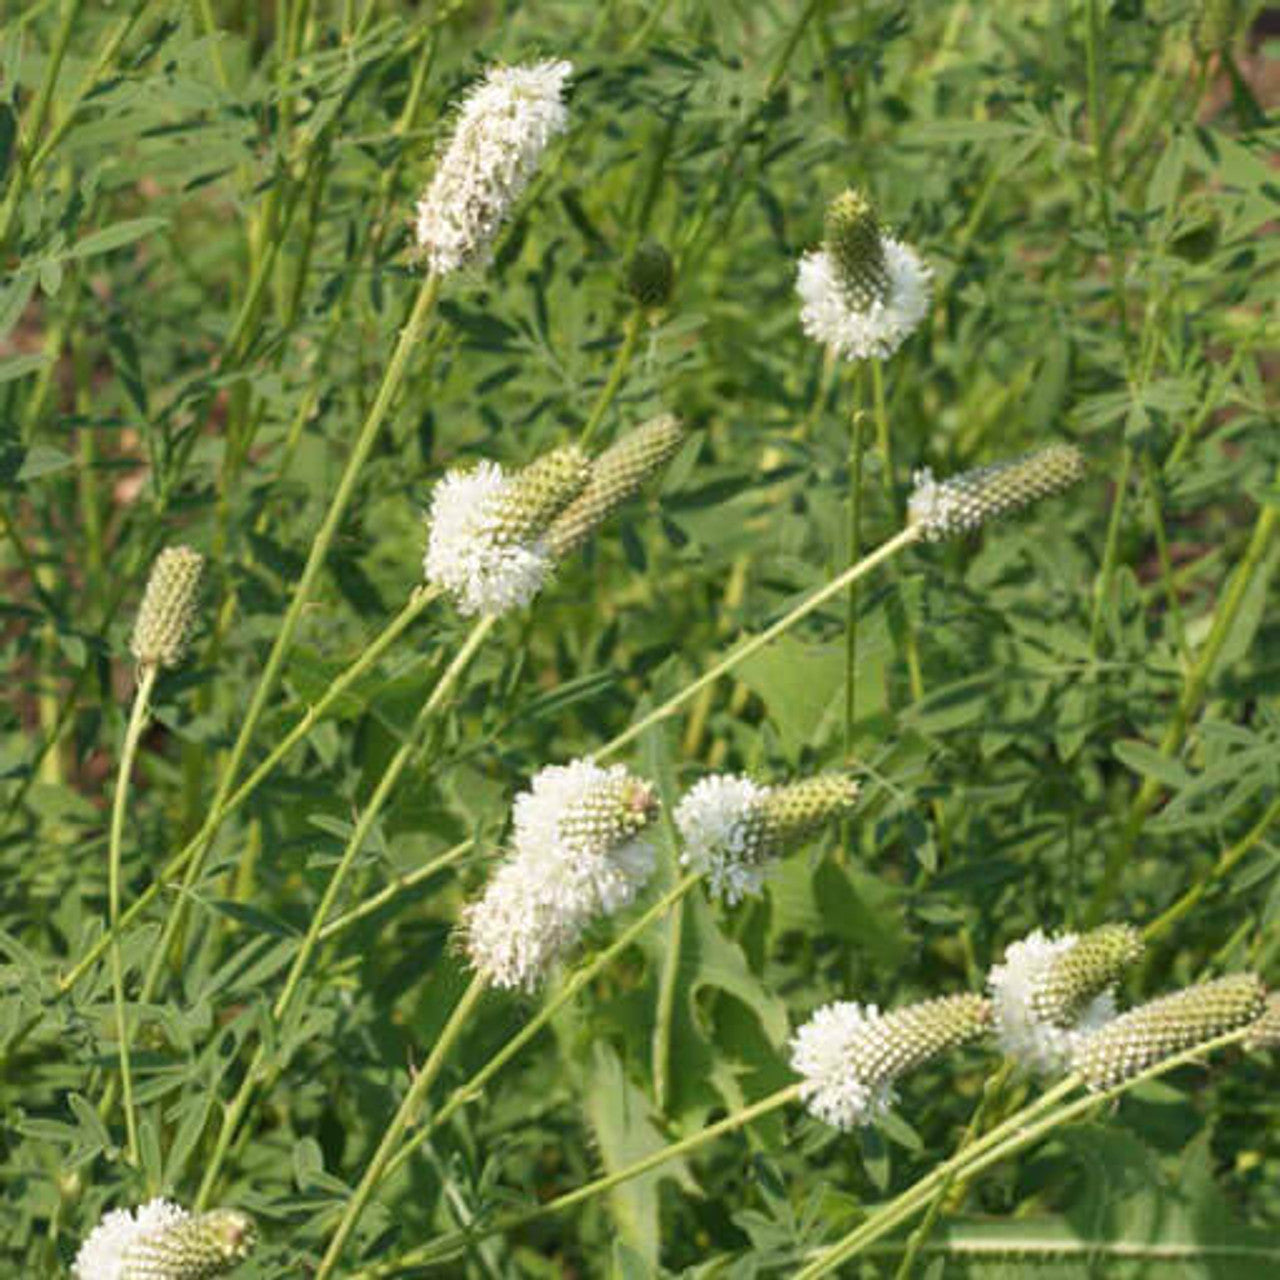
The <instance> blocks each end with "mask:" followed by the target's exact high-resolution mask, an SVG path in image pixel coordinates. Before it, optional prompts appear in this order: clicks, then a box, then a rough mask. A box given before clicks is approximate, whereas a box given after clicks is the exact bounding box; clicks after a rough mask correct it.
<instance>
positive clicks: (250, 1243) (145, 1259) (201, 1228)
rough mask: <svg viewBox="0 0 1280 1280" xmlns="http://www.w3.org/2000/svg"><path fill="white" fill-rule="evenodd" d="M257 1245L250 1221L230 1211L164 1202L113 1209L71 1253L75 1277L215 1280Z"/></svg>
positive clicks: (82, 1279)
mask: <svg viewBox="0 0 1280 1280" xmlns="http://www.w3.org/2000/svg"><path fill="white" fill-rule="evenodd" d="M256 1243H257V1232H256V1230H255V1228H254V1225H253V1219H252V1218H250V1217H249V1215H248V1214H246V1213H241V1212H239V1211H238V1210H235V1209H215V1210H213V1211H212V1212H210V1213H200V1214H191V1213H188V1212H187V1211H186V1210H185V1209H183V1208H181V1207H180V1206H178V1205H176V1204H173V1203H172V1202H171V1201H168V1200H150V1201H148V1202H147V1203H146V1204H144V1205H140V1206H139V1207H138V1208H137V1209H135V1210H129V1209H115V1210H113V1211H112V1212H110V1213H108V1214H106V1215H105V1216H104V1217H103V1219H102V1221H101V1222H99V1223H98V1225H97V1226H96V1227H94V1229H93V1231H92V1232H90V1234H89V1236H88V1238H87V1239H86V1240H85V1242H84V1244H83V1245H82V1246H81V1248H80V1252H79V1253H78V1254H77V1255H76V1260H75V1264H74V1266H73V1273H74V1275H75V1277H76V1280H215V1278H216V1277H218V1276H223V1275H227V1274H229V1273H230V1272H231V1271H233V1270H234V1269H235V1268H236V1266H237V1265H238V1264H239V1263H241V1262H243V1261H244V1260H245V1259H246V1258H247V1257H248V1256H249V1254H250V1253H251V1252H252V1250H253V1247H254V1245H255V1244H256Z"/></svg>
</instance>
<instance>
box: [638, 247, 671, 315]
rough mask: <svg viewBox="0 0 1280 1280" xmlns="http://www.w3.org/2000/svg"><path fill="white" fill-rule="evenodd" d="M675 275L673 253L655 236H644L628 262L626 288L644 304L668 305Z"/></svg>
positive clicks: (651, 305)
mask: <svg viewBox="0 0 1280 1280" xmlns="http://www.w3.org/2000/svg"><path fill="white" fill-rule="evenodd" d="M675 278H676V275H675V265H674V264H673V263H672V261H671V255H670V254H669V253H668V252H667V251H666V249H665V248H663V246H662V245H661V244H659V243H658V241H656V240H645V241H644V242H643V243H642V244H641V245H640V246H639V247H638V248H637V249H636V251H635V252H634V253H633V254H632V255H631V258H630V260H629V261H628V262H627V292H628V293H629V294H630V295H631V296H632V297H633V298H634V299H635V300H636V302H637V303H639V305H640V306H642V307H665V306H666V305H667V303H668V302H669V301H670V299H671V289H672V286H673V285H674V284H675Z"/></svg>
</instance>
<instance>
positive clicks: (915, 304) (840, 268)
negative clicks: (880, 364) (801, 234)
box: [796, 191, 930, 360]
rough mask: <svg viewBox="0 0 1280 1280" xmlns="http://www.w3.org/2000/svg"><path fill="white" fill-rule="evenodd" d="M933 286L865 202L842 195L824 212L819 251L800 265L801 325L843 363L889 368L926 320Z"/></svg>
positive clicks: (906, 247) (853, 195)
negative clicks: (869, 363) (883, 362)
mask: <svg viewBox="0 0 1280 1280" xmlns="http://www.w3.org/2000/svg"><path fill="white" fill-rule="evenodd" d="M929 278H930V272H929V268H928V267H927V266H925V264H924V263H923V262H922V261H921V260H920V258H919V256H918V255H917V254H916V252H915V250H914V249H912V248H911V247H910V246H909V245H905V244H903V243H902V242H901V241H899V240H895V239H894V238H893V237H892V236H889V235H885V234H884V232H883V231H882V230H881V228H880V224H879V221H878V219H877V218H876V213H875V209H874V208H873V207H872V205H871V204H870V202H869V201H868V200H867V199H866V197H865V196H862V195H860V194H859V193H858V192H856V191H845V192H844V193H843V194H841V195H839V196H837V197H836V198H835V199H834V200H833V201H832V202H831V204H830V206H829V207H828V209H827V216H826V240H825V242H824V244H823V246H822V248H821V249H817V250H815V251H814V252H812V253H807V254H805V256H804V257H803V258H801V259H800V271H799V276H798V277H797V280H796V291H797V292H798V293H799V294H800V300H801V303H802V306H801V309H800V324H801V326H802V327H803V329H804V331H805V333H806V334H808V336H809V337H811V338H812V339H813V340H814V341H815V342H821V343H822V344H823V345H824V346H827V347H830V348H831V350H832V351H834V352H835V354H836V355H837V356H840V357H841V358H842V359H846V360H870V359H875V360H887V359H888V358H889V357H890V356H891V355H893V353H894V352H895V351H896V350H897V349H898V348H899V347H900V346H901V345H902V343H903V342H904V341H905V339H906V338H907V337H908V336H909V335H910V334H911V333H913V332H914V331H915V329H916V328H917V327H918V326H919V324H920V322H921V321H922V320H923V319H924V317H925V314H926V313H927V312H928V310H929V289H930V285H929Z"/></svg>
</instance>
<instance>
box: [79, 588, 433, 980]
mask: <svg viewBox="0 0 1280 1280" xmlns="http://www.w3.org/2000/svg"><path fill="white" fill-rule="evenodd" d="M438 595H439V592H438V591H437V590H436V589H435V588H432V587H419V588H418V590H417V591H415V592H414V593H413V595H412V596H411V597H410V599H409V603H408V604H407V605H405V607H404V608H403V609H402V610H401V611H400V613H399V614H398V615H397V616H396V617H395V618H393V619H392V621H391V622H390V623H388V624H387V626H386V628H385V629H384V630H383V631H382V632H381V633H380V634H379V635H378V636H377V637H375V639H374V640H373V641H372V643H370V644H369V646H368V647H367V648H365V649H364V650H363V651H362V652H361V654H360V656H359V657H358V658H357V659H356V660H355V661H354V662H353V663H352V664H351V665H350V666H349V667H348V668H347V669H346V670H345V671H344V672H342V674H341V675H339V676H337V677H336V678H335V679H334V680H333V681H332V682H331V683H330V685H329V687H328V688H327V689H325V691H324V693H323V694H322V695H321V696H320V698H319V700H318V701H317V702H315V703H314V704H313V705H312V706H311V707H310V708H309V709H308V711H307V713H306V714H305V715H304V716H302V717H301V718H300V719H299V720H298V721H297V722H296V723H295V724H294V726H293V728H292V729H290V730H289V732H288V733H286V734H285V735H284V737H283V738H281V739H280V741H279V742H278V743H277V744H276V745H275V747H273V748H272V750H271V752H270V754H269V755H268V756H267V757H266V758H265V759H264V760H263V761H262V763H261V764H260V765H258V767H257V768H256V769H254V771H253V772H252V773H251V774H250V775H249V776H248V777H247V778H246V779H245V780H244V782H242V783H241V784H240V786H239V787H237V788H236V790H235V791H233V792H232V793H231V794H230V795H229V796H228V797H227V798H226V799H225V800H224V801H223V802H222V803H221V804H220V805H214V806H212V807H211V808H210V810H209V813H208V816H207V817H206V819H205V821H204V824H203V825H202V827H201V828H200V830H199V831H198V832H197V833H196V834H195V836H193V837H192V839H191V840H190V841H188V842H187V844H186V845H185V846H184V847H183V848H182V849H180V850H179V851H178V853H176V854H175V855H174V856H173V857H172V858H170V860H169V861H168V863H167V864H166V865H165V866H164V867H163V869H162V870H161V872H160V874H159V875H158V876H157V877H156V878H155V879H154V880H153V881H152V882H151V883H150V884H149V885H148V886H147V888H146V889H145V890H143V892H142V894H141V895H140V896H139V897H138V899H137V900H136V901H135V902H134V903H133V905H132V906H131V907H130V908H129V909H128V910H126V911H125V913H124V915H123V916H122V917H121V918H120V925H119V927H120V928H121V929H127V928H128V927H129V926H130V925H131V924H132V923H133V921H134V920H135V919H136V918H137V917H138V916H139V915H141V914H142V912H143V911H145V910H146V909H147V907H148V906H150V905H151V903H152V902H154V901H155V900H156V898H157V897H159V896H160V894H161V893H162V892H163V891H164V890H165V888H166V887H168V886H169V884H170V882H171V881H172V880H173V878H174V877H175V876H177V875H179V874H180V873H181V872H182V870H183V868H184V867H186V866H187V865H188V864H189V863H190V861H191V859H192V858H193V857H195V856H196V854H197V853H198V851H199V850H200V849H202V848H203V847H204V845H205V844H206V843H207V842H208V841H209V840H211V839H212V838H213V836H214V835H215V834H216V832H217V831H218V828H219V827H220V826H221V825H222V823H223V822H224V821H225V820H226V819H227V818H228V817H230V815H231V814H233V813H234V812H235V811H236V810H237V809H239V808H240V806H241V805H243V804H244V803H245V801H246V800H248V799H249V797H250V796H251V795H252V794H253V793H254V792H255V791H256V790H257V789H258V787H260V786H261V785H262V783H263V782H265V781H266V779H267V778H268V777H269V776H270V775H271V773H272V772H273V771H274V770H275V767H276V766H277V765H278V764H279V763H280V761H281V760H283V759H284V757H285V756H286V755H288V754H289V752H290V751H291V750H293V748H294V747H295V746H296V745H297V744H298V743H299V742H301V741H302V740H303V739H304V738H305V737H306V736H307V735H308V734H309V733H310V732H311V730H312V729H313V728H314V727H315V726H316V724H317V723H319V721H320V719H321V718H322V717H323V716H324V714H325V713H326V712H327V711H328V710H329V708H330V707H332V706H333V704H334V703H335V702H337V701H338V699H339V698H341V697H342V696H343V694H345V693H346V691H347V690H348V689H349V688H350V687H351V686H352V685H353V684H354V683H355V682H356V681H357V680H359V679H360V678H361V677H362V676H363V675H364V674H365V673H366V672H367V671H369V670H370V669H371V668H372V667H373V666H374V665H376V663H377V662H378V660H379V659H380V658H381V657H382V655H383V654H384V653H386V651H387V650H388V649H389V648H390V647H391V645H392V644H393V643H394V642H395V641H396V640H398V639H399V638H400V636H401V635H403V634H404V632H405V631H406V630H407V628H408V627H409V625H410V623H412V622H413V621H414V620H415V619H416V618H417V617H418V616H419V614H421V613H422V611H423V610H424V609H425V608H426V607H427V606H428V605H429V604H430V603H431V602H432V601H433V600H435V599H436V598H437V596H438ZM115 936H116V931H115V930H112V931H111V932H109V933H107V934H106V935H105V936H103V937H101V938H99V939H98V940H97V941H96V942H94V943H93V944H92V945H91V946H90V947H89V949H88V950H87V951H86V952H85V954H84V955H83V956H81V957H80V959H79V960H77V961H76V963H75V965H73V966H72V968H71V969H69V970H68V971H67V973H66V974H65V975H64V976H63V977H62V978H61V979H60V980H59V983H58V990H59V992H61V993H65V992H67V991H70V990H71V988H72V987H74V986H75V985H76V984H77V983H78V982H79V981H80V980H81V979H82V978H83V977H84V976H85V974H86V973H88V972H89V970H90V969H91V968H92V967H93V965H94V964H95V962H96V961H97V960H98V958H99V957H100V956H101V955H102V953H103V952H104V951H105V950H106V949H107V947H108V946H110V945H111V941H112V938H113V937H115Z"/></svg>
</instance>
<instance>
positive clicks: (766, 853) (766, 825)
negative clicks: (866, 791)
mask: <svg viewBox="0 0 1280 1280" xmlns="http://www.w3.org/2000/svg"><path fill="white" fill-rule="evenodd" d="M858 790H859V787H858V783H857V781H856V780H855V779H854V778H851V777H849V776H848V775H847V774H841V773H824V774H819V775H818V776H817V777H815V778H803V779H801V780H800V781H799V782H789V783H787V784H786V785H785V786H781V787H770V788H769V790H768V792H767V794H766V795H765V797H764V799H763V800H762V801H761V802H760V805H759V807H758V808H757V810H756V814H757V816H758V821H759V823H760V839H759V841H758V853H757V857H759V858H761V859H763V858H781V857H784V856H785V855H786V854H788V853H790V852H791V850H792V849H795V848H797V847H798V846H799V845H801V844H803V843H804V842H805V841H806V840H808V839H809V837H810V836H812V835H813V834H814V833H815V832H817V831H819V830H821V829H822V828H823V827H825V826H826V825H827V824H828V823H831V822H837V821H839V820H840V819H841V818H843V817H845V816H847V815H848V814H849V813H850V812H851V811H852V809H853V806H854V805H855V804H856V803H857V800H858Z"/></svg>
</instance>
